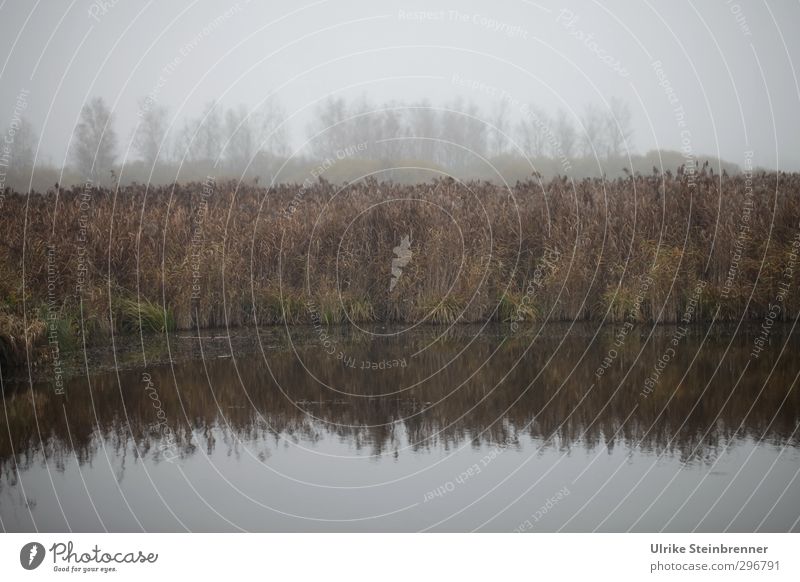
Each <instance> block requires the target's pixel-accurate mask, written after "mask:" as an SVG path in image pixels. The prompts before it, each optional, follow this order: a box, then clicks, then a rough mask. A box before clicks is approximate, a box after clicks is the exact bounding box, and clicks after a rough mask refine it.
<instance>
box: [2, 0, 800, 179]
mask: <svg viewBox="0 0 800 582" xmlns="http://www.w3.org/2000/svg"><path fill="white" fill-rule="evenodd" d="M102 5H105V8H101V6H102ZM0 6H1V7H0V47H2V48H0V52H1V53H2V68H1V69H0V125H4V126H5V125H8V123H9V121H10V120H11V118H12V116H13V114H14V108H15V102H16V101H17V98H18V95H19V94H20V92H21V91H29V94H28V95H27V96H26V100H27V104H28V107H27V112H26V115H27V116H28V118H29V119H30V120H31V121H32V122H33V123H34V125H35V127H36V128H37V130H38V131H40V132H41V140H40V152H39V157H40V159H45V160H49V161H52V162H53V163H55V164H57V165H61V164H62V162H63V158H64V156H65V153H66V151H67V144H68V141H69V138H70V135H71V132H72V129H73V127H74V125H75V123H76V120H77V116H78V114H79V111H80V108H81V106H82V105H83V103H84V102H85V101H86V100H88V99H89V98H90V97H92V96H102V97H103V98H104V99H105V100H106V101H107V102H108V103H109V105H110V106H111V107H112V109H113V111H114V113H115V115H116V118H117V129H118V132H119V134H120V138H121V139H120V144H121V150H122V151H124V149H125V147H126V145H127V141H128V137H129V133H130V131H131V129H132V127H133V126H134V123H135V120H136V112H137V105H136V102H137V99H139V98H141V97H144V96H146V95H148V94H150V95H151V97H153V98H155V100H157V101H158V102H159V103H160V104H162V105H166V106H167V107H169V111H170V119H171V120H175V121H176V123H178V124H180V123H182V121H183V119H184V118H185V117H186V116H187V115H197V114H198V113H199V112H200V111H201V110H202V109H203V105H204V104H205V103H206V102H208V101H209V100H210V99H212V98H218V99H220V100H221V101H222V102H223V103H224V104H225V105H237V104H239V103H244V104H246V105H247V106H249V107H255V106H257V105H258V104H259V103H261V102H262V101H263V100H264V99H266V98H268V97H270V96H271V95H274V96H276V97H277V98H278V100H279V101H280V103H281V104H282V105H283V107H284V109H285V110H286V112H287V115H288V117H289V121H288V123H289V124H290V126H291V128H292V136H293V145H295V146H297V145H299V144H300V143H301V142H302V138H303V135H304V130H305V127H306V124H307V123H308V120H309V118H310V114H311V109H312V108H313V106H314V104H315V103H316V102H317V101H318V100H320V99H324V98H325V97H327V96H328V95H342V96H345V97H348V98H356V97H360V96H361V95H367V96H369V97H370V98H371V99H373V100H374V101H376V102H381V101H388V100H403V101H411V100H419V99H422V98H428V99H429V100H430V101H431V102H432V103H433V104H441V103H443V102H445V101H447V100H449V99H451V98H453V97H455V96H462V97H464V98H466V99H472V100H474V101H476V102H477V103H478V104H480V105H481V106H482V107H484V108H486V109H487V110H488V108H489V106H490V104H491V103H492V101H493V100H497V99H500V98H504V99H507V100H509V101H510V102H511V103H512V105H513V104H515V103H527V102H532V103H537V104H539V105H541V106H542V107H543V108H545V109H548V110H551V111H553V110H555V109H557V108H563V109H565V110H567V111H569V112H574V113H575V114H576V115H577V114H580V113H581V111H582V110H583V108H584V106H585V105H586V104H587V103H590V102H591V103H596V104H597V105H599V106H604V105H605V104H606V103H607V102H608V100H609V99H610V98H612V97H619V98H622V99H624V100H625V101H627V102H628V103H629V104H630V106H631V109H632V112H633V120H634V126H635V135H634V142H633V146H634V149H635V150H636V151H639V152H645V151H647V150H649V149H653V148H656V147H661V148H667V149H679V148H680V147H681V145H682V143H683V144H687V143H688V144H689V146H690V147H691V148H692V150H693V151H694V152H695V153H698V154H699V153H704V154H709V155H719V156H721V157H722V158H725V159H728V160H730V161H732V162H734V163H738V164H740V165H742V163H743V160H744V158H745V152H746V151H748V150H752V151H753V152H754V160H755V163H756V164H758V165H762V166H765V167H770V168H775V167H776V166H779V167H780V168H781V169H794V170H798V169H800V90H799V88H798V79H797V73H796V71H795V61H797V60H798V59H799V58H800V35H798V34H797V31H798V24H800V3H798V2H797V1H789V0H786V1H775V2H755V1H754V2H744V1H742V2H740V3H737V2H728V1H726V0H709V1H704V2H699V1H697V2H681V1H669V2H654V1H652V0H644V1H642V2H635V3H632V2H622V1H615V2H603V3H599V2H589V1H587V2H557V3H552V2H545V1H542V2H529V1H527V0H496V1H493V2H485V1H484V2H470V1H464V0H458V1H455V0H453V1H449V2H448V1H442V0H432V1H431V0H427V1H424V2H423V1H422V0H417V1H413V2H405V1H399V2H394V1H391V2H376V1H374V0H371V1H356V0H343V1H342V0H339V1H330V0H327V1H326V0H319V1H315V2H306V1H303V0H301V1H288V0H287V1H268V2H255V1H253V2H247V1H245V0H240V1H239V2H230V3H226V2H220V1H212V0H202V1H194V2H189V1H187V2H178V1H175V2H173V1H170V2H141V1H136V2H134V1H132V0H117V1H116V3H115V2H114V0H103V1H101V0H97V2H90V1H87V0H73V1H72V2H67V1H63V2H62V1H56V0H38V1H31V0H5V1H3V0H0ZM420 11H425V12H426V13H424V14H419V13H418V12H420ZM680 108H682V112H683V113H682V114H680V113H676V112H679V111H680ZM681 115H682V116H683V117H682V121H683V125H682V124H681V123H680V121H681Z"/></svg>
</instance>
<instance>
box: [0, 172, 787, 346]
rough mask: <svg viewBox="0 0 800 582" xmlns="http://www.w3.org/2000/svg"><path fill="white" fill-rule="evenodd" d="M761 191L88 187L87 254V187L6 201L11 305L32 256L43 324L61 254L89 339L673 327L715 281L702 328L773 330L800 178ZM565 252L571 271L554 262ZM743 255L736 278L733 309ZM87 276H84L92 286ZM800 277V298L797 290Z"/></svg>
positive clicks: (64, 299)
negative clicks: (512, 325)
mask: <svg viewBox="0 0 800 582" xmlns="http://www.w3.org/2000/svg"><path fill="white" fill-rule="evenodd" d="M752 186H753V188H752V192H750V191H749V190H747V183H746V181H745V179H744V177H743V176H722V177H719V176H715V175H711V174H710V173H706V171H705V170H703V172H702V173H700V174H699V175H697V176H696V177H695V178H694V182H693V183H690V182H689V181H688V179H687V177H686V176H685V175H679V176H673V175H671V174H669V173H667V174H665V175H660V174H654V175H652V176H646V177H643V176H636V177H631V178H626V179H616V180H612V181H603V180H600V179H586V180H582V181H579V182H576V183H575V185H574V189H573V185H572V184H571V183H570V182H568V181H566V180H562V179H554V180H552V181H551V182H549V183H545V184H540V183H538V182H535V181H528V182H524V183H518V184H517V185H516V186H515V187H514V188H513V189H512V190H511V191H510V192H509V191H507V190H504V189H502V188H500V187H498V186H494V185H491V184H489V183H477V182H474V183H469V184H459V183H457V182H455V181H453V180H449V179H444V180H437V181H435V182H432V183H429V184H419V185H415V186H410V185H401V184H381V183H378V182H376V181H375V180H372V179H370V180H367V181H364V182H359V183H353V184H350V185H348V186H346V187H343V188H342V189H336V188H335V187H334V186H333V185H331V184H330V183H328V182H324V181H320V182H319V183H318V184H316V185H314V186H313V187H310V188H306V189H304V191H303V196H302V198H301V199H300V200H299V201H297V200H295V196H296V195H297V192H298V187H297V186H291V185H280V186H277V187H273V188H270V189H269V190H265V189H263V188H257V187H255V186H250V185H247V186H246V185H242V184H236V183H234V182H221V183H218V184H216V185H215V190H214V192H213V194H212V195H210V196H207V197H206V198H203V197H202V185H201V184H184V185H175V186H174V188H173V187H163V188H158V187H155V188H154V187H151V188H150V189H149V190H147V189H145V187H143V186H138V185H133V186H128V187H124V188H122V189H121V190H120V191H119V193H118V194H117V195H116V197H115V196H113V195H112V193H111V192H109V191H106V190H101V189H95V190H92V191H91V200H90V202H89V206H90V208H91V213H90V219H89V222H88V225H86V228H85V230H86V237H85V238H86V240H85V241H83V242H81V243H79V242H78V241H77V239H76V237H75V232H76V228H77V227H78V224H79V221H80V220H82V219H85V204H84V211H83V212H84V214H81V211H80V202H81V198H80V196H81V194H84V195H85V192H84V191H83V190H82V189H78V188H75V189H72V190H66V191H61V192H60V197H59V207H58V220H56V221H55V224H54V223H53V220H52V214H51V213H52V205H53V203H54V196H52V195H33V196H30V197H28V196H20V195H15V194H8V195H7V196H6V199H5V203H4V210H3V211H4V216H3V218H4V228H3V229H2V230H0V300H2V301H3V303H5V305H6V309H7V311H8V313H13V314H14V315H15V316H21V315H22V312H21V309H22V307H21V301H20V299H19V298H20V296H21V290H22V289H23V281H22V280H21V278H20V273H21V272H22V270H21V268H20V266H21V261H22V260H23V252H22V249H23V242H24V243H25V244H26V249H27V250H26V252H25V255H24V260H25V267H26V269H25V273H26V278H27V280H26V281H25V282H24V289H25V292H26V293H27V294H28V296H27V302H26V304H27V305H29V306H30V308H31V312H30V313H29V314H28V317H29V319H30V320H31V321H33V320H35V319H36V317H37V314H38V313H39V312H40V309H41V306H42V305H43V304H44V303H45V302H46V292H47V269H46V268H45V267H46V250H47V248H48V246H51V247H52V248H54V249H55V251H56V252H55V253H54V255H53V256H55V257H56V267H57V272H58V277H57V279H56V281H55V287H54V289H53V291H54V292H55V294H56V301H57V302H58V303H59V305H62V306H63V307H62V313H64V314H68V313H73V314H75V313H78V306H79V303H78V296H77V295H76V289H78V287H79V282H80V289H79V291H80V298H81V299H82V309H83V316H84V320H85V321H91V322H95V323H93V324H92V326H90V327H89V328H86V327H85V329H88V331H89V332H91V333H92V334H94V335H98V336H103V335H104V334H108V333H109V332H110V331H111V325H112V324H113V325H115V326H117V328H118V329H120V330H122V329H132V328H136V329H138V326H139V321H140V318H141V323H142V327H143V328H144V329H145V330H151V331H161V332H163V331H164V330H168V329H171V328H173V327H174V328H177V329H187V328H193V327H196V326H199V327H201V328H205V327H217V326H225V325H231V326H236V325H244V324H252V323H253V322H254V321H256V322H258V323H259V324H261V325H270V324H284V323H287V324H310V323H311V317H310V314H309V310H308V304H309V302H313V303H314V304H315V305H316V306H317V309H318V313H317V315H318V317H319V321H320V322H321V323H322V324H323V325H334V324H338V323H346V322H347V321H348V320H351V321H354V322H358V323H366V322H370V321H397V322H412V321H419V320H420V319H421V318H426V321H430V322H432V323H452V322H455V321H458V322H460V323H468V322H479V321H484V320H487V319H497V320H500V321H506V322H508V321H511V320H533V319H543V318H545V317H546V318H548V319H556V320H576V319H595V320H596V319H600V318H605V319H606V320H607V321H608V320H610V321H618V322H620V321H659V322H675V321H677V320H679V319H680V317H681V315H682V313H683V311H684V309H685V305H686V303H687V301H688V298H689V294H690V293H691V290H692V288H693V287H694V285H695V283H696V282H697V281H698V280H701V279H702V280H703V281H705V282H706V283H707V285H706V287H705V288H704V292H703V296H702V297H701V298H700V306H701V307H700V309H699V311H698V313H697V318H698V319H709V318H711V317H712V316H713V315H714V313H715V309H716V307H717V306H719V307H720V311H719V317H721V318H723V319H737V318H738V317H740V316H742V315H744V316H745V317H747V318H750V319H760V318H763V317H764V315H765V314H766V313H767V309H768V305H769V304H770V302H773V301H774V298H775V294H776V292H777V290H778V289H779V286H780V285H781V283H782V282H784V279H785V272H786V267H787V261H788V258H787V257H789V256H790V254H791V252H792V247H791V243H792V241H793V239H794V236H795V235H796V233H797V222H798V219H799V218H800V204H799V201H798V192H800V175H786V174H780V175H776V174H758V175H756V176H754V177H753V179H752ZM720 188H721V189H720ZM776 191H777V192H780V193H781V194H780V195H779V196H777V197H776V196H775V192H776ZM751 194H752V196H751ZM84 198H85V196H84ZM751 199H752V204H750V200H751ZM389 200H391V202H387V201H389ZM293 201H294V205H293V204H292V203H293ZM206 203H207V206H205V204H206ZM773 204H774V208H773ZM201 207H202V209H203V210H202V229H199V228H198V226H197V224H198V220H199V217H200V216H201V215H200V212H201ZM26 208H27V211H26ZM289 208H292V211H291V212H288V211H287V209H289ZM745 208H749V215H748V221H747V223H746V226H747V229H748V230H747V233H748V236H747V237H744V238H742V236H741V233H742V224H744V222H743V220H742V216H743V212H744V209H745ZM26 212H27V215H26ZM26 216H27V219H26ZM773 216H774V220H773ZM82 217H83V218H82ZM26 224H27V226H26ZM758 233H764V234H766V233H770V236H769V237H767V236H755V235H756V234H758ZM404 237H408V240H409V241H410V246H409V249H408V250H409V252H410V258H409V260H408V261H407V262H404V264H403V267H402V274H401V276H399V277H395V284H394V285H390V283H391V281H392V280H393V279H392V277H393V275H392V271H391V269H392V260H393V259H395V258H396V257H395V255H394V254H393V250H392V249H394V248H396V247H397V246H398V245H399V244H400V242H401V240H403V238H404ZM742 240H743V241H744V242H743V243H742V242H741V241H742ZM737 241H738V242H739V243H740V246H739V248H738V249H737V248H735V245H736V244H737ZM552 249H556V250H557V258H553V256H550V258H547V257H548V255H547V253H548V252H550V251H549V250H552ZM739 251H741V252H740V253H739ZM735 254H740V255H741V256H740V260H739V261H738V263H737V270H736V273H735V276H734V277H733V279H732V285H730V286H729V289H727V290H726V291H725V292H724V293H723V292H722V287H723V285H724V282H725V280H726V277H727V276H728V274H729V272H730V269H731V266H732V257H733V256H734V255H735ZM543 258H547V261H544V262H543ZM79 265H85V266H87V267H88V269H89V270H88V272H86V273H85V275H83V274H82V273H81V271H80V270H79ZM795 279H798V281H792V285H797V284H798V283H800V278H798V277H795ZM532 281H534V282H535V284H534V285H532V283H531V282H532ZM643 281H650V282H651V284H649V285H647V286H646V288H645V287H643V285H642V282H643ZM756 281H758V285H757V286H756V285H755V282H756ZM109 289H111V290H112V291H111V293H109V291H108V290H109ZM133 290H138V291H139V292H138V295H134V294H133ZM526 294H528V297H527V299H526ZM134 296H135V297H137V298H136V299H135V300H132V299H131V297H134ZM109 304H110V305H109ZM799 308H800V294H798V293H791V294H789V295H788V296H787V300H786V301H785V302H784V303H783V308H782V311H781V313H780V318H781V319H789V318H793V317H794V316H795V315H796V314H797V313H798V309H799ZM75 317H77V316H75ZM7 325H8V324H7ZM76 327H77V326H76ZM5 333H6V335H9V334H10V331H7V332H5ZM90 339H91V338H90ZM5 343H6V348H5V349H6V350H7V351H8V350H10V349H11V348H9V347H8V346H9V345H10V344H9V342H8V341H6V342H5Z"/></svg>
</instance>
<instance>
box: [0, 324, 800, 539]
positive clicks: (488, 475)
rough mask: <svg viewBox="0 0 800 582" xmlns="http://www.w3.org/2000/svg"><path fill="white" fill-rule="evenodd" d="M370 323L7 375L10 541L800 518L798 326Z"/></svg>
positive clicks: (0, 487)
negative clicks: (67, 370)
mask: <svg viewBox="0 0 800 582" xmlns="http://www.w3.org/2000/svg"><path fill="white" fill-rule="evenodd" d="M368 331H369V333H364V332H362V331H359V330H340V329H329V330H321V329H313V328H306V329H297V330H291V333H287V331H286V330H282V329H268V330H261V331H260V333H259V334H258V335H256V334H255V332H253V331H246V330H237V331H232V332H231V333H230V334H227V333H226V332H224V331H222V332H213V331H212V332H203V335H202V337H201V338H197V337H189V335H190V334H186V333H177V334H174V335H170V337H169V338H168V340H167V339H166V338H146V339H145V342H144V344H145V345H144V348H145V349H144V350H142V349H141V346H138V345H137V342H136V338H132V339H131V338H129V340H128V341H127V343H126V342H118V345H117V348H116V354H115V353H114V352H112V351H110V350H106V351H103V350H100V351H97V352H96V353H92V354H90V355H89V356H88V357H87V360H86V361H85V362H84V360H83V357H84V356H83V354H77V355H75V356H74V362H73V363H74V371H75V373H74V375H72V377H71V378H70V379H69V380H68V381H67V382H66V390H65V394H64V395H59V394H56V393H55V390H54V383H53V381H52V377H51V374H50V373H49V371H48V370H47V369H46V367H45V369H41V370H39V371H38V372H37V373H36V374H35V375H34V381H33V382H32V383H31V382H29V381H28V380H27V376H26V374H27V372H25V374H23V378H22V379H17V380H13V379H11V378H8V377H6V378H4V384H3V406H4V413H3V415H2V417H0V425H2V426H0V520H1V522H0V523H1V524H2V528H3V529H4V530H6V531H31V530H37V529H38V530H41V531H70V530H72V531H102V530H108V531H142V530H146V531H184V530H192V531H238V530H248V531H417V530H431V531H472V530H485V531H557V530H561V531H593V530H599V531H628V530H634V531H659V530H665V531H691V530H697V531H723V530H729V531H744V532H747V531H755V530H759V531H789V530H795V531H796V530H798V529H800V526H798V518H800V480H798V478H797V477H798V471H800V451H799V450H798V434H797V428H798V419H800V394H798V387H797V383H796V381H797V375H798V372H800V359H798V357H797V354H798V347H799V344H800V336H798V335H797V334H794V335H792V334H790V333H789V332H790V330H789V329H788V328H776V329H775V330H773V332H772V334H771V336H770V343H769V346H768V347H767V348H766V349H765V350H764V351H763V352H761V354H760V355H759V356H758V357H753V356H752V355H751V352H752V348H753V342H754V341H755V339H756V337H757V333H758V330H755V329H753V330H749V331H748V330H742V329H740V330H738V331H736V332H735V330H734V329H730V330H728V329H722V330H717V331H715V332H714V333H712V334H707V330H705V329H700V328H698V329H690V330H688V332H687V333H685V334H684V333H683V332H682V331H681V330H680V329H678V328H675V327H669V326H665V327H658V328H656V329H655V330H653V329H651V328H643V329H641V330H639V329H634V330H633V331H630V332H629V333H627V334H625V335H620V333H619V332H620V329H619V328H611V327H607V328H601V329H600V330H598V329H596V328H588V327H587V328H584V327H581V326H569V325H548V326H546V327H545V328H543V329H541V330H538V331H539V333H538V334H529V335H528V334H526V335H521V334H517V335H510V334H509V330H508V328H507V326H495V327H488V328H479V327H473V326H463V327H459V328H456V329H455V330H449V331H448V330H444V329H439V328H435V327H417V328H414V329H412V330H399V329H393V328H380V327H376V328H371V329H369V330H368ZM401 332H402V333H401ZM734 332H735V333H734ZM115 356H116V358H115ZM659 362H661V363H659ZM87 368H88V370H89V371H88V373H87V371H86V369H87Z"/></svg>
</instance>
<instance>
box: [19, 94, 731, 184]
mask: <svg viewBox="0 0 800 582" xmlns="http://www.w3.org/2000/svg"><path fill="white" fill-rule="evenodd" d="M137 107H138V110H137V116H136V125H135V127H134V128H133V129H132V130H131V131H130V132H129V134H128V135H127V136H123V137H120V136H118V134H117V129H116V127H115V115H114V112H113V111H112V110H111V109H110V108H109V106H108V105H107V104H106V102H105V101H104V100H103V99H102V98H100V97H95V98H93V99H91V100H90V101H88V102H87V103H86V104H85V105H84V107H83V108H82V110H81V113H80V116H79V119H78V122H77V124H76V126H75V128H74V132H73V137H72V139H71V142H70V145H69V151H68V156H67V165H66V167H64V168H58V167H56V166H54V165H52V164H48V163H44V162H43V161H41V160H37V161H36V164H35V168H34V151H35V142H36V141H37V140H36V130H35V128H34V127H33V126H32V125H31V124H30V123H29V122H28V121H27V120H26V119H25V117H24V116H22V117H21V119H20V120H18V121H17V128H16V139H15V140H14V141H13V143H12V144H10V145H9V151H8V153H7V156H6V157H7V158H8V159H7V163H6V164H5V165H6V166H8V171H7V176H6V182H7V184H8V185H9V186H11V187H14V188H16V189H19V190H27V189H28V184H32V187H33V189H34V190H39V191H42V190H46V189H47V188H48V187H51V186H52V185H53V184H54V183H55V182H60V183H61V184H64V185H70V184H78V183H84V182H86V181H88V180H91V181H92V182H93V183H99V184H106V185H111V184H112V183H114V182H117V181H119V182H120V184H130V183H132V182H140V183H141V182H143V183H156V184H165V183H173V182H176V181H181V182H183V181H191V180H202V179H204V178H205V177H206V176H208V175H213V176H217V177H230V178H233V179H247V180H259V179H260V180H263V182H264V183H269V182H275V183H298V184H302V183H304V182H306V181H308V180H309V179H312V180H315V179H317V178H319V177H322V176H321V174H323V173H324V174H325V176H324V177H325V178H326V179H328V180H330V181H333V182H341V181H352V180H354V179H357V178H359V177H361V176H364V175H369V174H376V175H379V177H380V178H381V179H386V180H393V181H398V182H407V183H414V182H420V181H425V180H428V179H431V178H433V177H436V176H440V175H452V176H455V177H458V178H461V179H486V180H490V181H493V182H498V183H502V182H509V183H513V182H514V181H516V180H524V179H527V178H528V177H530V176H531V175H541V176H544V177H552V176H554V175H567V176H573V177H598V176H610V177H614V176H618V175H621V172H622V170H623V168H625V169H631V170H632V171H636V172H641V173H645V172H647V173H649V171H650V168H652V167H653V166H660V167H662V168H664V169H666V168H672V169H674V168H675V167H677V166H678V165H681V164H687V163H688V164H696V161H695V160H694V159H692V158H690V157H687V156H686V155H685V154H681V153H679V152H649V153H648V154H645V155H641V154H638V153H633V149H632V148H633V130H632V124H631V113H630V109H629V107H628V106H627V104H626V103H624V102H623V101H621V100H619V99H615V98H612V99H610V100H609V102H608V105H607V107H605V108H604V107H600V106H599V105H597V104H588V105H587V106H586V107H585V108H584V110H583V111H582V112H580V113H574V112H567V111H565V110H559V111H557V112H555V113H553V114H551V113H549V112H547V111H545V110H544V109H542V108H540V107H538V106H536V105H535V104H521V105H520V104H518V103H516V102H510V101H508V100H499V101H497V102H496V103H495V104H494V106H493V107H492V108H491V109H490V110H488V111H483V110H481V109H480V108H479V107H478V106H477V105H476V104H475V103H473V102H470V101H465V100H464V99H462V98H456V99H454V100H451V101H448V102H444V103H442V104H439V105H434V104H432V103H431V102H430V101H428V100H421V101H414V102H402V101H392V102H387V103H382V104H376V103H373V102H371V101H369V100H368V99H367V98H366V97H361V98H358V99H355V100H352V101H347V100H345V99H344V98H343V97H328V98H327V99H324V100H323V101H321V102H320V103H318V104H317V105H316V107H315V108H314V111H313V114H312V121H311V122H309V123H308V124H307V126H306V127H305V128H304V129H305V138H304V139H303V140H302V141H301V143H298V144H293V143H292V139H291V127H290V122H289V121H288V119H287V115H286V113H285V111H284V109H283V108H282V107H281V105H280V104H279V103H278V102H277V100H275V99H268V100H267V101H266V102H265V103H263V104H262V105H261V106H259V107H256V108H248V107H246V106H245V105H238V106H236V107H225V106H223V105H222V104H221V103H220V102H218V101H212V102H210V103H208V104H207V105H206V106H205V108H204V109H203V110H202V112H201V113H200V114H199V115H198V116H196V117H189V118H186V119H182V120H178V119H175V118H172V117H171V114H170V112H169V110H168V109H167V108H166V107H164V106H163V105H160V104H159V103H158V102H157V101H155V100H153V99H151V98H149V97H146V98H142V99H140V100H139V102H138V104H137ZM715 165H717V166H721V167H723V168H724V169H726V170H727V171H729V172H735V171H736V170H737V168H736V166H735V165H732V164H724V163H722V162H720V161H719V160H716V161H715ZM318 168H322V170H321V171H320V170H317V169H318Z"/></svg>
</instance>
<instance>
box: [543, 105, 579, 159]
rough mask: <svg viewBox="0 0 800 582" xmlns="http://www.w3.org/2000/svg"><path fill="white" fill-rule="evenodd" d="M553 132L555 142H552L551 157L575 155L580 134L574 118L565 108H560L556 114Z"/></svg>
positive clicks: (567, 157)
mask: <svg viewBox="0 0 800 582" xmlns="http://www.w3.org/2000/svg"><path fill="white" fill-rule="evenodd" d="M552 132H553V136H554V137H555V142H554V143H552V144H551V148H550V157H552V158H565V159H571V158H572V157H574V156H575V146H576V144H577V137H578V136H577V133H576V132H575V126H574V125H572V120H571V119H570V118H569V116H568V115H567V113H566V112H565V111H564V110H563V109H560V110H559V111H558V114H557V115H556V119H555V122H554V124H553V128H552ZM551 141H552V140H551Z"/></svg>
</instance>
